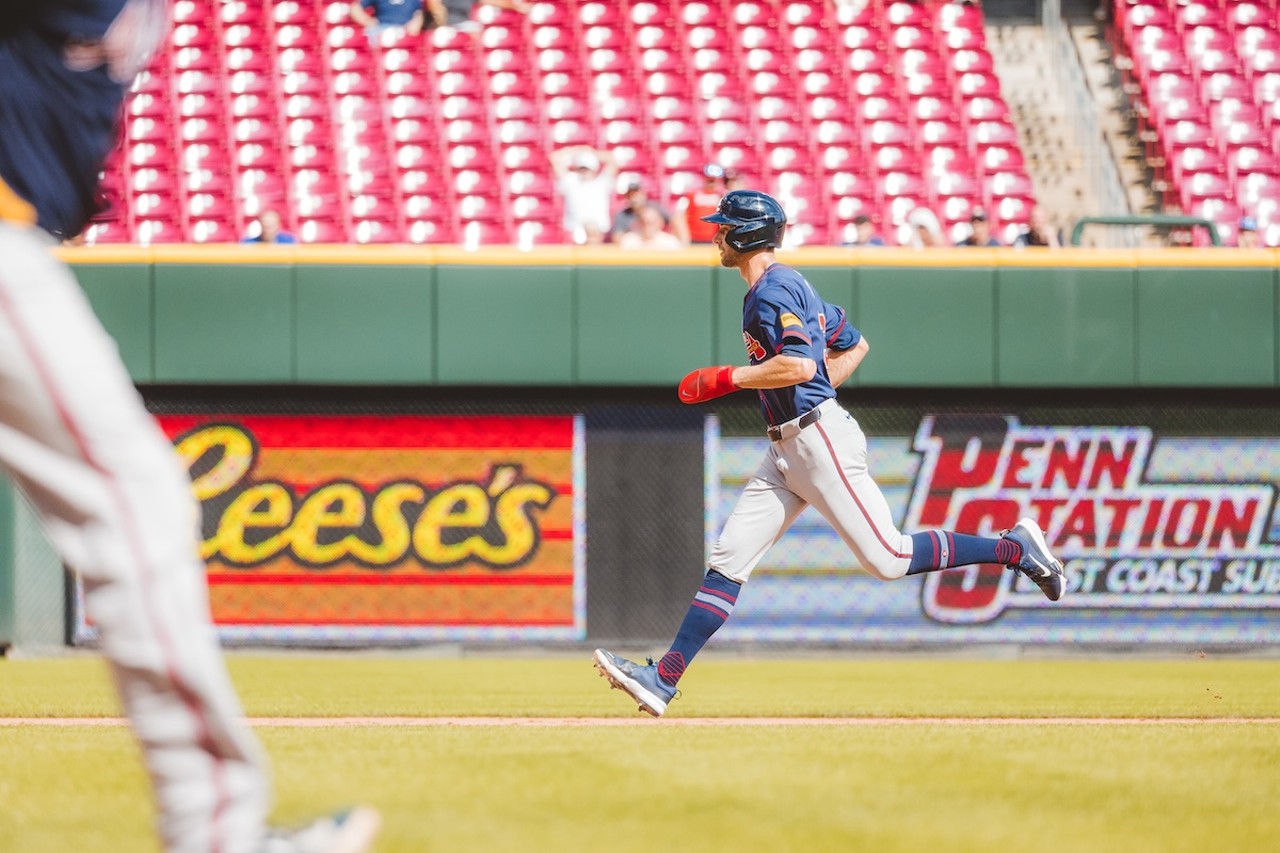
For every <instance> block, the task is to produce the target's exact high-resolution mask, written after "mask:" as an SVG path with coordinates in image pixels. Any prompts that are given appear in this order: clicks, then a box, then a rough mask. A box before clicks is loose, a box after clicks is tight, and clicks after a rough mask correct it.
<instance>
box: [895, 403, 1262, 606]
mask: <svg viewBox="0 0 1280 853" xmlns="http://www.w3.org/2000/svg"><path fill="white" fill-rule="evenodd" d="M966 420H967V419H964V418H938V417H927V418H925V419H924V420H923V421H922V422H921V424H920V428H919V430H918V431H917V433H916V437H915V441H914V445H913V446H914V449H915V451H916V452H917V453H920V454H921V456H922V461H921V465H920V470H919V474H918V475H917V478H916V483H915V488H914V490H913V494H912V499H911V503H910V505H909V507H908V510H907V517H906V526H907V528H908V529H913V530H914V529H925V528H930V527H944V528H947V529H958V530H980V531H984V532H992V531H998V530H1000V529H1002V528H1006V527H1011V526H1012V525H1013V524H1014V522H1015V521H1016V520H1017V519H1018V518H1019V517H1021V516H1022V515H1031V516H1032V517H1034V518H1036V519H1037V520H1038V522H1039V523H1040V525H1041V526H1042V527H1043V528H1044V530H1045V533H1046V538H1047V540H1048V542H1049V545H1050V547H1051V548H1052V549H1053V550H1054V552H1055V553H1056V554H1057V555H1058V556H1059V558H1060V559H1062V560H1063V563H1064V566H1065V568H1066V570H1067V581H1068V587H1067V594H1066V596H1065V597H1064V599H1063V601H1062V602H1060V603H1059V604H1058V606H1066V607H1076V608H1119V609H1146V608H1162V609H1164V608H1275V607H1280V545H1278V544H1277V543H1275V542H1272V541H1270V540H1269V539H1268V538H1267V531H1268V525H1269V523H1270V521H1271V519H1272V516H1273V513H1274V511H1275V507H1276V486H1275V485H1274V484H1273V483H1269V482H1241V481H1237V480H1233V479H1232V478H1231V475H1230V468H1231V461H1230V460H1229V459H1227V458H1225V457H1219V458H1220V461H1221V462H1222V464H1221V465H1220V467H1219V469H1218V473H1217V475H1216V477H1214V479H1215V480H1216V482H1204V481H1200V480H1197V481H1194V482H1193V481H1184V482H1170V481H1157V480H1153V479H1152V478H1151V477H1150V475H1149V474H1148V467H1149V465H1150V463H1151V457H1152V453H1153V451H1155V450H1156V449H1157V447H1158V446H1159V440H1158V439H1157V438H1156V436H1155V435H1154V434H1153V432H1152V431H1151V430H1150V429H1148V428H1146V427H1141V426H1117V427H1110V426H1102V427H1092V426H1090V427H1072V426H1024V425H1023V424H1021V423H1020V422H1019V421H1018V419H1017V418H1016V417H1013V416H1005V417H1000V418H996V419H993V420H990V421H988V422H987V423H986V425H985V426H983V427H980V428H978V429H974V426H973V424H972V423H971V422H969V423H966ZM1168 441H1169V442H1171V443H1173V444H1174V445H1178V442H1177V441H1176V440H1168ZM1199 443H1200V444H1202V445H1203V444H1204V443H1205V442H1204V441H1201V442H1199ZM1208 444H1209V446H1208V447H1204V448H1203V449H1202V451H1201V452H1202V453H1204V454H1208V455H1209V459H1210V460H1211V459H1212V458H1213V454H1214V452H1215V451H1214V446H1213V445H1214V442H1213V441H1212V440H1210V441H1209V442H1208ZM1218 444H1219V450H1220V451H1221V449H1222V448H1224V447H1225V443H1223V442H1218ZM1182 445H1183V446H1186V442H1182ZM1164 449H1165V450H1166V453H1167V452H1169V451H1170V450H1173V452H1179V451H1180V450H1181V448H1177V449H1171V448H1164ZM1182 452H1185V451H1182ZM1201 465H1202V466H1203V463H1201ZM1211 476H1213V475H1211ZM922 602H923V607H924V611H925V613H926V614H927V615H928V616H930V617H931V618H933V619H936V620H938V621H940V622H985V621H990V620H992V619H995V618H997V617H998V616H999V615H1000V614H1001V613H1003V612H1004V611H1005V610H1006V609H1008V608H1016V607H1027V606H1034V607H1040V606H1041V604H1042V601H1041V597H1040V596H1039V592H1038V590H1036V589H1035V588H1034V587H1033V586H1031V585H1030V584H1029V583H1026V582H1025V581H1024V580H1023V579H1021V578H1020V576H1018V575H1015V574H1014V573H1012V572H1008V571H1006V570H1004V568H1003V567H1000V566H980V567H974V568H972V569H969V570H965V571H963V572H960V571H957V572H947V573H939V574H934V575H930V576H929V577H928V579H927V581H926V583H925V585H924V587H923V593H922Z"/></svg>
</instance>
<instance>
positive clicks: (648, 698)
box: [593, 649, 676, 717]
mask: <svg viewBox="0 0 1280 853" xmlns="http://www.w3.org/2000/svg"><path fill="white" fill-rule="evenodd" d="M593 657H594V659H595V665H596V669H598V670H600V675H601V676H602V677H604V678H607V679H609V683H610V684H611V685H613V686H614V687H616V688H617V689H619V690H622V691H624V692H625V693H626V694H627V695H628V696H630V697H631V698H632V699H634V700H636V702H637V703H638V704H639V705H640V710H641V711H644V712H645V713H646V714H652V715H653V716H655V717H661V716H662V712H663V711H665V710H667V703H669V702H670V701H671V700H672V699H674V698H675V697H676V689H675V688H674V687H671V686H669V685H668V684H666V682H664V681H663V680H662V679H661V678H659V677H658V667H656V666H654V663H653V660H652V659H650V660H649V664H648V665H647V666H643V665H641V664H638V663H635V662H634V661H629V660H627V659H626V658H620V657H618V656H617V655H615V654H613V653H612V652H607V651H605V650H604V649H596V651H595V654H594V655H593Z"/></svg>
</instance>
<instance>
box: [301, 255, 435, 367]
mask: <svg viewBox="0 0 1280 853" xmlns="http://www.w3.org/2000/svg"><path fill="white" fill-rule="evenodd" d="M295 277H296V288H297V323H296V328H297V371H298V372H297V376H298V381H299V382H317V383H330V382H337V383H355V384H360V383H379V384H424V383H431V382H434V381H435V378H436V376H435V348H436V313H435V310H436V309H435V301H436V293H435V270H434V268H432V267H410V266H356V265H334V266H319V265H308V266H299V267H296V268H295Z"/></svg>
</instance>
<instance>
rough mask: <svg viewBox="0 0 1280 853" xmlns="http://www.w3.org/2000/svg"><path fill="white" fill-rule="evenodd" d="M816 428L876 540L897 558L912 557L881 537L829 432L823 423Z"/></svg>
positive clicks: (819, 422) (816, 425) (820, 422)
mask: <svg viewBox="0 0 1280 853" xmlns="http://www.w3.org/2000/svg"><path fill="white" fill-rule="evenodd" d="M814 426H815V427H817V428H818V434H819V435H821V436H822V440H823V442H825V443H826V445H827V451H828V452H829V453H830V454H831V461H832V462H834V463H835V466H836V471H837V472H838V473H839V474H840V482H842V483H844V487H845V489H847V490H848V492H849V497H851V498H853V502H854V503H855V504H857V505H858V510H859V512H861V513H862V517H863V518H865V519H866V520H867V524H868V525H869V526H870V527H871V532H872V533H874V534H875V535H876V539H878V540H880V544H881V545H883V546H884V549H885V550H886V551H888V552H889V553H890V554H892V555H893V556H895V557H899V558H901V557H909V556H911V555H910V554H899V553H898V552H897V551H895V550H894V549H893V547H892V546H891V545H890V544H889V543H888V542H886V541H885V538H884V537H883V536H881V535H880V530H879V529H878V528H877V527H876V523H875V522H874V521H872V520H871V514H870V513H869V512H867V508H866V507H865V506H863V505H862V501H860V500H858V493H857V492H855V491H854V490H853V486H851V485H849V480H848V478H847V477H845V475H844V468H843V467H842V466H841V465H840V457H839V456H837V455H836V449H835V448H834V447H833V446H832V445H831V439H830V437H828V435H827V431H826V430H825V429H823V428H822V421H818V422H817V423H815V424H814Z"/></svg>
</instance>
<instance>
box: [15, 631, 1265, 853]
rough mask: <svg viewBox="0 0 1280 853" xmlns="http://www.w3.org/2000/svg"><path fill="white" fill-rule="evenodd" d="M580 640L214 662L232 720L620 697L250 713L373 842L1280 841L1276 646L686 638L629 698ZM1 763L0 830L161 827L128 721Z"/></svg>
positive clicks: (291, 767)
mask: <svg viewBox="0 0 1280 853" xmlns="http://www.w3.org/2000/svg"><path fill="white" fill-rule="evenodd" d="M587 658H588V656H587V655H585V654H584V655H582V656H581V659H579V657H577V656H575V657H573V658H566V657H554V658H538V657H520V658H515V659H512V658H497V657H464V658H456V659H433V658H420V657H406V656H367V655H351V656H345V655H331V656H330V655H314V656H312V655H276V656H267V655H252V656H250V655H233V656H232V657H231V659H230V666H231V671H232V675H233V677H234V679H235V681H236V684H237V686H238V687H239V688H240V691H241V695H242V698H243V700H244V703H245V706H246V712H247V713H248V715H249V716H251V717H264V718H265V717H290V718H296V717H326V716H328V717H335V716H341V717H348V716H350V717H390V716H406V717H475V716H486V717H488V716H501V717H538V718H541V717H611V718H619V719H624V720H629V721H633V722H634V724H633V725H600V724H588V725H581V724H579V725H572V726H562V725H548V724H542V725H536V726H529V725H519V726H515V725H484V726H460V725H450V726H445V725H434V726H423V725H400V726H387V725H375V724H372V723H371V724H355V725H346V726H342V727H337V728H303V727H298V726H292V725H280V724H279V723H277V724H275V725H272V726H271V727H263V728H260V729H259V735H260V737H261V738H262V740H263V742H264V744H265V745H266V747H267V750H268V752H269V753H270V755H271V758H272V760H273V762H274V774H275V787H276V792H277V804H276V811H275V815H276V817H277V818H278V819H280V820H281V821H284V822H291V821H294V820H298V819H300V818H303V817H305V816H307V815H310V814H313V813H316V812H319V811H323V810H327V809H328V808H330V807H333V806H336V805H340V804H342V803H347V802H366V803H369V804H371V805H373V806H376V807H377V808H378V809H379V810H380V811H381V812H382V814H383V818H384V831H383V835H382V837H381V839H380V843H379V845H378V846H377V849H378V850H379V851H385V853H393V851H394V852H395V853H399V851H403V853H410V851H412V852H413V853H418V851H652V850H654V849H655V848H656V849H659V850H663V849H669V850H672V851H703V850H705V851H723V850H739V851H743V850H745V851H827V850H832V851H844V850H875V851H880V850H903V851H907V850H910V851H919V850H947V851H950V850H974V851H978V850H982V851H988V850H996V849H1004V850H1018V849H1036V848H1038V849H1042V850H1049V851H1056V850H1082V851H1083V850H1089V851H1107V850H1115V851H1148V850H1149V851H1178V850H1186V851H1201V850H1214V851H1223V850H1240V851H1246V850H1248V851H1255V850H1265V849H1280V807H1278V805H1277V804H1280V723H1277V722H1275V721H1274V720H1275V719H1280V661H1276V660H1249V659H1231V658H1228V659H1215V658H1213V657H1209V658H1205V659H1199V658H1195V657H1190V658H1187V659H1179V660H1149V659H1140V660H1121V659H1109V660H1083V659H1067V660H1017V661H992V660H969V659H925V658H915V657H903V658H880V659H864V658H843V657H819V658H813V657H806V658H800V659H781V658H777V659H773V658H770V659H764V660H747V659H740V658H728V657H716V656H715V655H714V654H708V655H706V656H705V657H703V658H700V659H699V660H698V662H697V664H696V665H695V666H693V667H691V668H690V671H689V675H688V676H687V677H686V678H685V679H684V682H683V683H682V685H681V686H682V689H683V696H682V698H681V699H679V700H678V701H677V702H676V703H675V704H674V705H673V706H672V709H671V710H670V711H669V712H668V716H667V718H665V719H663V720H651V719H649V718H648V717H643V716H641V715H638V714H636V712H635V708H634V706H633V705H630V704H629V703H628V702H627V700H626V697H625V696H623V695H622V694H621V693H619V692H616V691H610V690H609V689H608V687H607V684H606V683H605V682H604V681H603V680H602V679H599V678H597V676H596V674H595V672H594V670H592V668H591V665H590V662H589V660H588V659H587ZM118 713H119V710H118V707H117V706H116V703H115V700H114V697H113V694H112V692H111V690H110V687H109V685H108V683H107V681H106V676H105V670H104V668H103V667H102V665H101V664H100V663H99V662H98V661H97V660H96V659H94V658H80V657H75V658H63V659H54V660H0V717H4V718H17V717H22V718H26V717H95V716H107V717H110V716H115V715H117V714H118ZM766 717H794V718H806V717H828V718H832V717H834V718H846V717H848V718H920V717H939V718H971V719H969V721H968V722H965V721H963V720H959V721H956V720H948V721H939V722H929V723H911V724H905V725H904V724H889V723H885V722H877V723H873V724H866V723H863V724H856V723H855V724H843V723H830V724H823V725H799V724H792V723H787V722H770V723H768V724H764V723H761V724H756V723H752V722H751V718H760V719H762V720H763V718H766ZM988 717H998V718H1010V717H1016V718H1028V719H1030V720H1039V719H1040V718H1046V717H1051V718H1063V717H1072V718H1090V719H1091V720H1093V721H1092V722H1071V723H1066V722H1051V721H1049V722H1023V723H1014V722H1010V721H1007V720H1001V721H985V722H984V721H981V720H982V718H988ZM688 718H726V719H728V718H736V719H730V720H729V722H727V723H724V724H714V723H713V724H711V725H697V726H693V725H681V724H680V723H679V721H680V720H681V719H688ZM972 718H977V719H972ZM1135 718H1139V719H1146V718H1178V719H1180V720H1182V719H1187V720H1190V721H1186V722H1177V723H1168V722H1166V723H1159V722H1155V723H1151V722H1133V721H1132V720H1134V719H1135ZM1242 718H1269V719H1270V720H1272V721H1268V722H1253V723H1249V722H1240V719H1242ZM1125 719H1129V720H1130V722H1127V723H1126V722H1123V721H1124V720H1125ZM1194 720H1202V721H1199V722H1197V721H1194ZM0 766H2V767H3V770H2V771H0V803H3V807H0V851H6V853H7V851H13V853H43V851H50V853H53V851H58V853H62V851H67V850H75V851H111V853H119V851H154V850H156V849H157V848H156V844H155V842H154V841H153V840H152V839H151V837H150V834H149V821H150V802H149V798H148V794H147V790H146V783H145V777H144V774H143V771H142V769H141V765H140V763H139V761H138V758H137V754H136V748H135V747H134V745H133V741H132V739H131V737H130V735H129V732H128V730H127V729H125V728H120V727H101V726H99V727H91V726H72V727H58V728H53V727H48V726H37V725H18V726H15V725H5V726H0Z"/></svg>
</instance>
